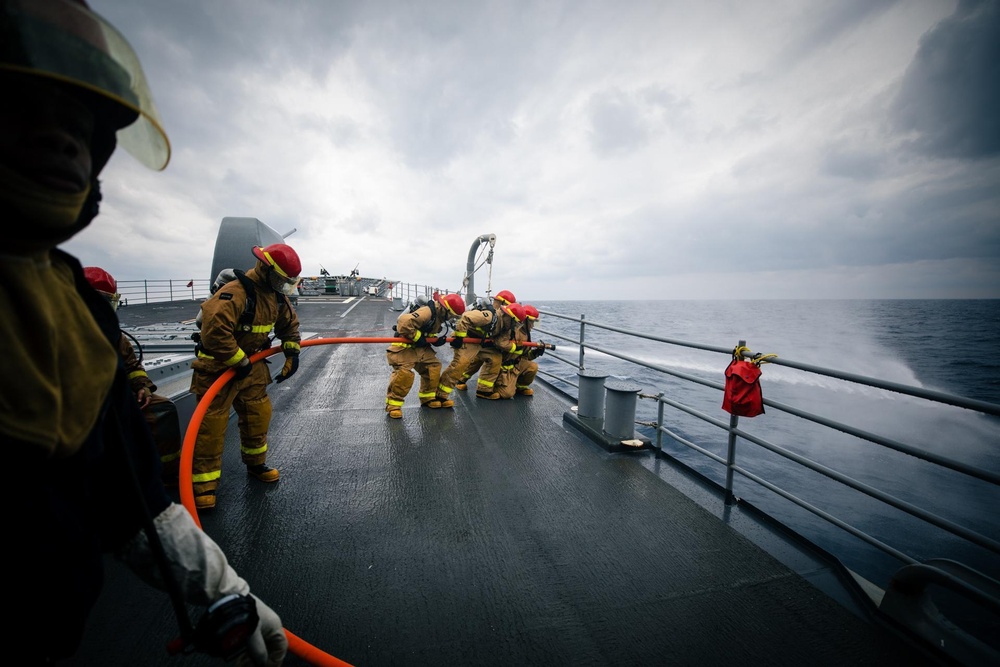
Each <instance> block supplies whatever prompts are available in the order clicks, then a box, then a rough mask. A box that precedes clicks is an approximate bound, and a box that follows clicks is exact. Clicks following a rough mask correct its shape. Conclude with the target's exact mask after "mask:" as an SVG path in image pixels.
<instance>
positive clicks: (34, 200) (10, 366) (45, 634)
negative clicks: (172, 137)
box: [0, 0, 288, 665]
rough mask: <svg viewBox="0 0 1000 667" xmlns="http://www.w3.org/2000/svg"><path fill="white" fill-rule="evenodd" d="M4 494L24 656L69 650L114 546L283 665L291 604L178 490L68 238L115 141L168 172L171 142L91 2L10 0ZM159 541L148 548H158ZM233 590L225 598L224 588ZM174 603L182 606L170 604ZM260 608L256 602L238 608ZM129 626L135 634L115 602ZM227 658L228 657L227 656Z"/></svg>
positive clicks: (84, 215) (1, 179)
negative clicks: (234, 607)
mask: <svg viewBox="0 0 1000 667" xmlns="http://www.w3.org/2000/svg"><path fill="white" fill-rule="evenodd" d="M0 32H2V35H3V38H2V39H0V89H2V90H3V94H2V95H0V205H2V210H3V216H4V225H5V229H6V230H7V231H8V234H7V235H6V237H5V239H4V246H3V250H2V252H3V254H4V258H5V261H3V262H0V312H3V314H4V316H3V318H0V331H2V336H3V340H4V341H6V345H7V352H8V355H7V358H6V359H5V361H4V378H5V379H6V380H7V381H6V382H3V383H2V386H0V406H3V407H2V409H0V438H2V440H3V445H4V446H3V452H4V462H5V463H6V464H7V465H8V466H10V468H11V470H14V471H16V474H15V475H12V476H11V478H10V479H9V480H8V483H7V484H4V485H3V487H2V491H0V494H2V496H0V504H2V506H3V507H4V508H5V509H6V517H5V524H4V532H5V535H6V536H7V538H8V542H7V543H8V545H9V546H11V548H10V549H7V553H6V554H5V555H6V562H5V566H6V568H7V571H8V572H9V573H11V575H12V576H10V577H8V578H7V582H6V587H5V593H6V594H7V595H8V596H9V599H11V600H14V601H16V604H15V608H13V609H11V610H10V611H11V613H9V614H7V617H6V620H5V622H4V625H5V630H6V631H7V632H8V633H9V636H10V637H14V638H16V643H17V645H18V646H19V647H20V650H21V654H20V655H21V658H18V659H17V660H18V661H20V662H24V663H27V664H33V665H42V664H45V665H49V664H56V662H58V661H61V660H65V659H68V658H71V657H72V656H73V655H74V654H75V653H76V652H77V649H78V648H79V645H80V643H81V640H82V637H83V634H84V632H85V631H86V626H87V618H88V616H89V615H90V613H91V610H92V608H93V605H94V603H95V602H96V600H97V598H98V596H99V594H100V592H101V588H102V586H103V582H104V555H105V554H114V555H115V556H116V557H117V558H119V559H120V560H121V561H123V562H124V563H125V564H126V565H127V566H128V567H129V568H130V569H131V570H132V571H133V572H135V573H136V575H138V577H139V578H141V579H142V580H144V581H146V582H149V583H150V585H153V586H156V587H157V588H160V589H167V588H168V584H167V583H165V582H166V581H168V580H173V583H174V584H176V585H177V587H176V588H174V589H173V590H175V591H178V592H179V595H180V597H181V598H182V600H181V601H182V602H184V603H185V604H183V605H177V607H180V609H179V610H178V613H185V606H186V605H199V606H204V607H208V606H209V605H213V604H215V603H216V602H219V603H223V599H224V598H226V599H228V598H229V596H231V595H235V596H243V597H242V598H241V599H242V601H243V602H249V603H250V604H252V605H254V606H255V607H256V612H257V615H258V616H259V621H258V622H257V623H256V625H255V626H253V627H252V628H250V634H249V638H248V639H249V641H248V643H247V644H246V646H247V649H248V650H246V651H245V652H243V653H242V654H241V656H240V657H239V661H240V664H247V662H248V661H249V662H252V663H253V664H256V665H265V664H267V665H279V664H281V662H282V661H283V659H284V656H285V654H286V652H287V649H288V642H287V638H286V636H285V633H284V631H283V630H282V627H281V619H280V618H279V617H278V615H277V614H275V613H274V611H272V610H271V609H270V608H269V607H268V606H267V605H265V604H264V603H263V602H261V601H260V600H259V599H256V598H255V597H253V596H251V595H250V587H249V585H248V584H247V582H246V581H244V580H243V579H242V578H240V576H239V575H238V574H237V573H236V572H235V571H234V570H233V568H232V567H231V566H230V565H229V563H228V561H227V559H226V556H225V554H224V553H223V551H222V550H221V549H220V548H219V546H218V545H217V544H216V543H215V542H214V541H213V540H212V539H211V538H210V537H209V536H208V535H207V534H205V533H204V532H203V531H202V530H201V529H200V528H199V527H198V526H197V524H196V523H195V522H194V519H193V518H192V516H191V514H190V513H189V512H188V511H187V510H186V509H185V508H184V507H183V506H182V505H179V504H177V503H173V502H171V500H170V497H169V496H168V495H167V493H166V490H165V489H164V488H163V484H162V483H161V482H160V462H159V457H158V456H157V451H156V446H155V444H154V443H153V440H152V437H151V435H150V433H149V429H148V428H147V426H146V423H145V421H144V420H143V417H142V414H141V413H140V411H139V408H138V407H137V404H136V401H135V397H134V395H133V394H132V392H131V390H130V388H129V385H128V380H127V377H126V373H125V368H124V365H123V364H122V363H121V359H120V357H119V356H118V351H117V348H116V346H117V344H118V339H119V335H120V331H121V330H120V328H119V325H118V318H117V316H116V315H115V312H114V311H113V310H112V309H111V307H110V306H109V305H108V303H107V302H106V301H105V300H104V299H103V298H102V297H101V296H100V295H99V294H98V293H97V292H96V291H94V289H93V288H91V287H90V285H88V284H87V281H86V279H85V278H84V275H83V267H82V266H81V264H80V262H79V261H78V260H77V259H76V258H75V257H73V256H72V255H70V254H68V253H66V252H64V251H62V250H60V249H59V248H58V246H59V244H61V243H63V242H65V241H67V240H68V239H70V238H72V237H73V236H75V235H76V234H77V233H79V232H80V231H81V230H82V229H84V228H85V227H86V226H87V225H89V224H90V223H91V221H92V220H93V219H94V218H95V217H96V216H97V212H98V203H99V201H100V199H101V195H100V182H99V180H98V179H99V176H100V174H101V171H102V169H103V168H104V166H105V165H106V164H107V162H108V159H109V158H110V157H111V154H112V153H113V151H114V149H115V147H116V145H117V143H118V141H119V140H120V141H121V143H122V146H123V147H124V148H126V149H127V150H128V151H129V152H130V153H132V154H133V156H135V157H136V158H138V159H139V161H140V162H142V163H143V164H144V165H146V166H148V167H151V168H153V169H157V170H160V169H163V168H165V167H166V165H167V162H168V161H169V156H170V148H169V146H170V145H169V142H168V140H167V137H166V134H165V133H164V132H163V130H162V127H163V126H162V124H161V123H160V121H159V118H158V114H157V111H156V108H155V106H154V105H153V102H152V97H151V95H150V93H149V88H148V86H147V84H146V80H145V77H144V75H143V73H142V68H141V66H140V64H139V60H138V58H137V56H136V54H135V52H134V51H133V50H132V48H131V47H130V46H129V44H128V43H127V42H126V41H125V39H124V38H123V37H122V36H121V34H120V33H118V31H116V30H115V29H114V28H113V27H112V26H110V25H109V24H108V23H107V22H106V21H105V20H104V19H103V18H101V17H100V16H98V15H97V14H95V13H94V12H92V11H90V9H89V7H88V6H87V5H86V3H85V2H83V0H0ZM154 544H155V545H156V547H155V548H154V547H153V545H154ZM224 604H228V602H225V603H224ZM177 607H175V609H176V608H177ZM246 618H252V616H249V615H248V616H246ZM121 631H122V632H126V633H127V632H129V631H130V630H129V620H128V618H127V614H123V617H122V624H121ZM220 662H221V661H220Z"/></svg>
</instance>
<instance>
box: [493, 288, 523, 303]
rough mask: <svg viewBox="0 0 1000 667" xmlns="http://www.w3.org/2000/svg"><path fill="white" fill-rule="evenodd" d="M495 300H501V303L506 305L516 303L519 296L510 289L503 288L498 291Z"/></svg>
mask: <svg viewBox="0 0 1000 667" xmlns="http://www.w3.org/2000/svg"><path fill="white" fill-rule="evenodd" d="M493 300H494V301H499V302H500V305H502V306H506V305H507V304H508V303H514V302H515V301H517V297H515V296H514V294H513V293H512V292H511V291H510V290H506V289H502V290H500V291H499V292H497V295H496V296H495V297H493Z"/></svg>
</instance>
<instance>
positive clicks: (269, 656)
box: [236, 595, 288, 667]
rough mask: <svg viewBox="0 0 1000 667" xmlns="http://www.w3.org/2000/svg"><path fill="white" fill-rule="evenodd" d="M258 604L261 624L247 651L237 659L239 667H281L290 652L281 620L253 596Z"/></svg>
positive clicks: (258, 625)
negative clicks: (286, 654)
mask: <svg viewBox="0 0 1000 667" xmlns="http://www.w3.org/2000/svg"><path fill="white" fill-rule="evenodd" d="M250 597H252V598H253V599H254V602H256V603H257V615H258V616H260V623H258V624H257V630H256V631H254V633H253V635H252V636H251V637H250V642H249V643H248V644H247V651H246V653H243V654H241V655H239V656H238V657H237V658H236V664H237V665H238V666H239V667H250V666H253V667H279V665H281V661H282V660H284V659H285V653H286V652H287V651H288V638H287V637H286V636H285V630H284V628H282V627H281V619H280V618H278V615H277V614H276V613H274V610H273V609H271V608H270V607H268V606H267V605H266V604H264V603H263V602H261V600H260V598H259V597H257V596H256V595H251V596H250Z"/></svg>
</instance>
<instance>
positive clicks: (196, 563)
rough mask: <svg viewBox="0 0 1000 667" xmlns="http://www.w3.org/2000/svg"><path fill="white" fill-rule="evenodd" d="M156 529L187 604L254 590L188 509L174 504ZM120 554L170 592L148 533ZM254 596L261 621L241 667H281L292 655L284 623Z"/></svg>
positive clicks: (140, 534) (143, 576) (148, 580)
mask: <svg viewBox="0 0 1000 667" xmlns="http://www.w3.org/2000/svg"><path fill="white" fill-rule="evenodd" d="M153 524H154V526H155V527H156V533H157V535H158V536H159V538H160V543H161V544H162V546H163V550H164V552H165V554H166V559H167V563H168V565H169V568H170V571H171V573H172V574H173V578H174V579H175V580H176V582H177V584H178V587H179V588H180V591H181V595H182V597H183V598H184V601H185V602H187V603H188V604H191V605H204V606H209V605H211V604H212V603H214V602H216V601H217V600H219V599H221V598H224V597H226V596H229V595H248V594H250V585H249V584H247V582H246V581H244V580H243V579H242V578H241V577H240V576H239V575H238V574H236V571H235V570H234V569H233V568H232V566H230V565H229V562H228V561H227V560H226V555H225V554H224V553H223V552H222V549H220V548H219V545H217V544H216V543H215V542H214V541H212V538H211V537H209V536H208V535H207V534H206V533H205V532H204V531H202V530H201V529H200V528H198V526H197V525H196V524H195V522H194V519H192V518H191V515H190V514H189V513H188V511H187V509H185V508H184V506H183V505H178V504H177V503H171V504H170V505H168V506H167V508H166V509H165V510H163V511H162V512H160V514H158V515H157V516H156V518H155V519H153ZM116 555H117V557H118V558H119V559H120V560H121V561H122V562H124V563H125V564H126V565H128V566H129V568H130V569H131V570H132V571H133V572H135V573H136V575H138V576H139V577H140V578H141V579H142V580H143V581H145V582H146V583H148V584H150V585H151V586H155V587H156V588H159V589H161V590H164V589H165V588H166V585H165V583H164V580H163V571H162V570H161V566H160V561H159V559H158V558H157V557H156V556H155V555H154V554H153V549H152V548H151V547H150V544H149V536H148V535H147V534H146V531H145V530H140V531H139V532H138V533H137V534H136V535H135V536H134V537H133V538H132V539H131V540H129V541H128V543H126V545H125V546H124V548H123V549H122V550H121V551H120V552H118V553H117V554H116ZM251 597H252V598H253V599H254V602H255V604H256V607H257V616H258V617H259V619H260V620H259V621H258V623H257V627H256V629H255V630H254V633H253V635H251V637H250V640H249V641H248V643H247V650H246V652H245V653H243V654H242V655H240V656H239V657H238V659H237V664H239V665H254V666H255V667H277V665H280V664H281V662H282V661H283V660H284V658H285V654H286V653H287V652H288V639H287V637H286V636H285V631H284V630H283V629H282V627H281V619H280V618H279V617H278V615H277V614H276V613H275V612H274V610H272V609H271V608H270V607H268V606H267V605H266V604H264V603H263V602H261V600H260V599H259V598H257V597H256V596H253V595H251Z"/></svg>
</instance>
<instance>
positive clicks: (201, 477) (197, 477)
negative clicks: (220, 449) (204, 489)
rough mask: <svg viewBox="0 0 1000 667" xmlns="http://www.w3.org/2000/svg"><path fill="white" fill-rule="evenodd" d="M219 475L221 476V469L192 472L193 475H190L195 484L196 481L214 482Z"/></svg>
mask: <svg viewBox="0 0 1000 667" xmlns="http://www.w3.org/2000/svg"><path fill="white" fill-rule="evenodd" d="M220 477H222V471H221V470H213V471H212V472H200V473H197V474H193V475H191V481H192V482H194V483H196V484H197V483H198V482H214V481H215V480H217V479H219V478H220Z"/></svg>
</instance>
